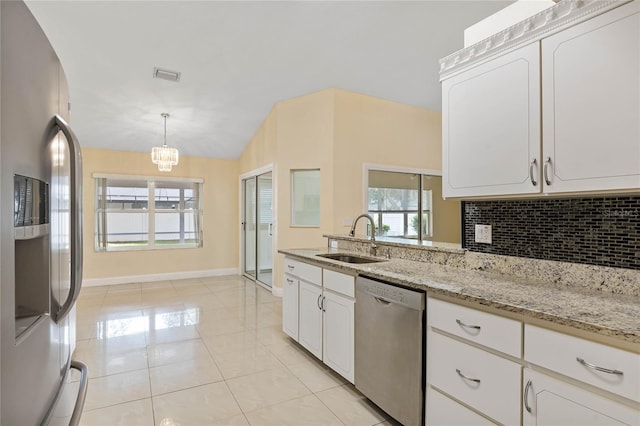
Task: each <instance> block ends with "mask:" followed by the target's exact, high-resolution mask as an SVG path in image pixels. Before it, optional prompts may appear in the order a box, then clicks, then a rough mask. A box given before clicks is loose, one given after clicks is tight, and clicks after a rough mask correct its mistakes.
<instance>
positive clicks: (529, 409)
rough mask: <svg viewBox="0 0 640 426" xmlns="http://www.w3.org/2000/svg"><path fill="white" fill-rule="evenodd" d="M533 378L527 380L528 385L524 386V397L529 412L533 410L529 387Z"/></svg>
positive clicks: (525, 406)
mask: <svg viewBox="0 0 640 426" xmlns="http://www.w3.org/2000/svg"><path fill="white" fill-rule="evenodd" d="M531 384H532V383H531V380H527V385H526V386H525V387H524V396H523V397H522V399H523V402H524V408H525V409H526V410H527V412H529V413H530V412H531V407H529V389H531Z"/></svg>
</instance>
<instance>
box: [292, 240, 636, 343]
mask: <svg viewBox="0 0 640 426" xmlns="http://www.w3.org/2000/svg"><path fill="white" fill-rule="evenodd" d="M337 251H339V252H340V253H352V254H356V255H359V256H362V254H361V253H355V252H349V251H347V250H343V249H339V250H335V249H327V248H317V249H281V250H279V252H280V253H282V254H285V255H289V256H293V257H297V258H299V259H301V260H305V261H310V262H313V263H315V264H317V265H319V266H328V267H331V268H332V269H336V270H342V271H344V272H350V273H352V274H353V273H357V274H362V275H367V276H370V277H374V278H379V279H383V280H387V281H389V282H392V283H394V284H399V285H402V286H406V287H410V288H416V289H421V290H425V291H427V292H428V293H429V294H432V295H433V294H439V295H444V296H449V297H453V298H455V299H458V300H466V301H469V302H472V303H474V304H479V305H483V306H487V307H491V308H495V309H498V310H501V311H507V312H511V313H513V314H516V315H518V316H520V315H522V317H521V319H522V320H523V321H525V322H527V320H529V322H532V320H542V321H548V322H551V323H553V324H557V325H561V326H568V327H571V328H573V329H577V330H582V331H584V332H587V333H595V334H597V335H600V336H604V337H606V338H607V339H608V340H612V339H613V340H614V341H616V342H618V341H619V342H620V345H621V346H622V347H625V348H627V347H631V350H634V351H635V352H638V353H640V298H639V297H637V296H629V295H619V294H609V293H603V292H599V291H595V290H591V289H585V288H583V287H580V286H576V287H572V286H567V285H564V284H554V283H548V282H543V281H536V280H528V279H522V278H518V277H513V276H509V275H502V274H496V273H491V272H483V271H470V270H467V269H460V268H455V267H450V266H444V265H438V264H433V263H426V262H416V261H412V260H404V259H389V260H385V261H384V262H378V263H367V264H347V263H344V262H339V261H335V260H331V259H327V258H323V257H318V256H316V255H318V254H324V253H330V252H337ZM533 322H535V321H533Z"/></svg>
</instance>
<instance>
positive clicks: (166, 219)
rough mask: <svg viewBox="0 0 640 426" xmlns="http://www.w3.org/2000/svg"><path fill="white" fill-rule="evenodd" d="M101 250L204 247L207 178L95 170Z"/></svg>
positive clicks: (97, 244) (98, 247) (97, 240)
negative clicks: (203, 194) (203, 201)
mask: <svg viewBox="0 0 640 426" xmlns="http://www.w3.org/2000/svg"><path fill="white" fill-rule="evenodd" d="M95 183H96V198H95V205H96V208H95V249H96V251H117V250H138V249H157V248H185V247H202V226H201V222H202V208H201V192H202V180H201V179H166V178H165V179H163V180H156V178H145V177H130V176H123V177H119V176H107V177H103V176H95Z"/></svg>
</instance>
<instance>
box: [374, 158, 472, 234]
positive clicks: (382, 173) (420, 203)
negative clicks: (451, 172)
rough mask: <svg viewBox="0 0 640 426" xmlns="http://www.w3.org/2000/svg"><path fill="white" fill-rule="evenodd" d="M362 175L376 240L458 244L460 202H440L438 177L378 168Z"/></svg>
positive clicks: (418, 171) (440, 192) (422, 173)
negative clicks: (374, 225)
mask: <svg viewBox="0 0 640 426" xmlns="http://www.w3.org/2000/svg"><path fill="white" fill-rule="evenodd" d="M374 167H380V168H381V169H375V168H374ZM366 172H367V173H366V176H367V212H368V213H369V214H370V215H371V216H372V217H373V219H374V222H375V223H376V237H383V236H384V237H390V238H399V239H400V238H403V239H412V240H418V241H440V242H452V243H459V242H460V202H459V201H456V200H453V201H450V200H443V199H442V177H441V176H437V175H435V173H434V174H429V173H427V172H426V171H420V170H416V171H414V170H407V171H403V170H402V169H399V168H393V170H382V166H370V167H368V169H367V170H366ZM369 228H370V227H369V226H368V228H367V233H368V234H369V235H370V234H371V229H369Z"/></svg>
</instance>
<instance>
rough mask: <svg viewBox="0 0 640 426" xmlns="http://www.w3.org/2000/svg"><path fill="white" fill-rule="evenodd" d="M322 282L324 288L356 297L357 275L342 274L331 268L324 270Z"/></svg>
mask: <svg viewBox="0 0 640 426" xmlns="http://www.w3.org/2000/svg"><path fill="white" fill-rule="evenodd" d="M322 283H323V285H324V288H326V289H329V290H333V291H335V292H336V293H340V294H344V295H345V296H349V297H355V295H356V291H355V277H352V276H351V275H346V274H341V273H340V272H335V271H332V270H330V269H325V270H324V271H323V278H322Z"/></svg>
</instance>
